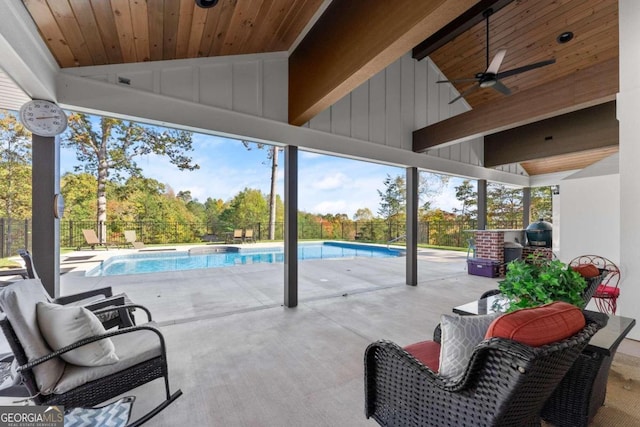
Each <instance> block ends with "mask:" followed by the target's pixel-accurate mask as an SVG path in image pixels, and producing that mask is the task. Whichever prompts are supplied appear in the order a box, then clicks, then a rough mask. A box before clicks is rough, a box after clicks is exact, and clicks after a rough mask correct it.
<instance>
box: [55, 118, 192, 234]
mask: <svg viewBox="0 0 640 427" xmlns="http://www.w3.org/2000/svg"><path fill="white" fill-rule="evenodd" d="M64 144H65V145H66V146H68V147H73V148H75V149H76V157H77V159H78V160H79V161H80V162H82V165H81V166H79V167H78V168H77V169H78V170H83V171H84V172H88V173H92V174H93V175H94V176H96V178H97V192H96V193H97V212H96V215H97V221H98V224H104V223H105V221H106V220H107V195H106V184H107V180H108V179H109V174H110V173H112V174H113V177H114V179H116V180H119V179H122V178H124V177H126V176H138V175H140V168H138V166H137V164H136V163H135V158H136V157H139V156H142V155H146V154H158V155H164V156H167V157H168V158H169V160H170V161H171V163H172V164H174V165H175V166H177V167H178V169H180V170H194V169H198V168H199V166H198V165H197V164H192V163H191V158H190V157H189V156H187V155H186V154H185V153H186V152H189V151H192V150H193V148H192V145H191V133H190V132H185V131H179V130H174V129H159V128H155V127H150V126H144V125H141V124H139V123H135V122H131V121H123V120H120V119H113V118H109V117H100V118H92V117H89V116H87V115H86V114H72V115H71V116H70V117H69V130H68V131H67V133H66V134H65V137H64ZM98 234H99V237H100V239H101V240H105V238H106V236H105V230H104V228H103V227H99V230H98Z"/></svg>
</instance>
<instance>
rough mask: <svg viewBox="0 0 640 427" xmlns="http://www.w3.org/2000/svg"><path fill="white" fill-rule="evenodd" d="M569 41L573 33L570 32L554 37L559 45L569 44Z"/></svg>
mask: <svg viewBox="0 0 640 427" xmlns="http://www.w3.org/2000/svg"><path fill="white" fill-rule="evenodd" d="M571 40H573V33H572V32H571V31H565V32H564V33H562V34H560V35H559V36H558V37H556V41H557V42H558V43H559V44H564V43H567V42H570V41H571Z"/></svg>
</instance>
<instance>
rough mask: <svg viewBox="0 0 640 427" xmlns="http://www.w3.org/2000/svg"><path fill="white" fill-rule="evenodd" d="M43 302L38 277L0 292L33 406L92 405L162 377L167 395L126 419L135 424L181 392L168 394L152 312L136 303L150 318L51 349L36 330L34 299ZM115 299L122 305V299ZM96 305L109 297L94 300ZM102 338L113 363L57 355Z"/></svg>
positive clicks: (10, 338)
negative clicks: (71, 360)
mask: <svg viewBox="0 0 640 427" xmlns="http://www.w3.org/2000/svg"><path fill="white" fill-rule="evenodd" d="M120 298H122V297H120ZM48 301H49V299H48V295H47V293H46V292H45V290H44V288H43V287H42V284H41V283H40V281H39V280H37V279H29V280H23V281H19V282H15V283H13V284H11V285H9V286H7V287H5V288H4V289H3V291H2V292H1V293H0V308H2V310H3V312H4V314H5V316H4V318H2V319H0V327H2V330H3V332H4V334H5V336H6V338H7V341H8V342H9V345H10V347H11V350H12V351H13V353H14V355H15V358H16V361H17V363H18V364H19V368H18V372H20V374H21V375H22V377H23V381H24V384H25V386H26V387H27V389H28V390H29V392H30V394H31V396H32V398H33V401H34V402H35V404H36V405H64V406H65V407H90V406H95V405H97V404H99V403H102V402H104V401H106V400H108V399H111V398H114V397H116V396H118V395H120V394H122V393H125V392H128V391H129V390H131V389H134V388H136V387H138V386H140V385H142V384H145V383H147V382H150V381H153V380H155V379H160V378H162V379H164V386H165V389H166V399H165V400H164V401H163V402H162V403H160V404H159V405H158V406H157V407H155V408H154V409H153V410H151V411H150V412H149V413H147V414H146V415H144V416H143V417H141V418H140V419H138V420H137V421H135V422H134V423H133V424H131V425H132V426H137V425H140V424H142V423H143V422H146V421H148V420H149V419H150V418H151V417H153V416H154V415H156V414H157V413H159V412H160V411H161V410H163V409H164V408H166V407H167V406H168V405H169V404H171V403H172V402H173V401H174V400H175V399H177V398H178V397H179V396H180V395H181V394H182V391H180V390H178V391H176V392H174V393H173V394H172V393H171V392H170V389H169V372H168V368H167V356H166V349H165V342H164V337H163V336H162V333H161V332H160V331H159V330H158V328H157V326H156V325H155V323H153V322H151V314H150V313H149V311H148V310H147V309H146V308H144V307H142V306H139V305H135V307H137V308H140V309H141V310H143V311H144V312H145V313H146V314H147V316H148V318H149V323H145V324H142V325H138V326H131V327H125V328H121V329H114V330H110V331H107V332H106V333H105V334H103V335H98V336H92V337H89V338H85V339H82V340H80V341H78V342H75V343H73V344H71V345H68V346H66V347H64V348H61V349H58V350H56V351H52V350H51V349H50V347H49V346H48V344H47V342H46V341H45V339H44V337H43V336H42V334H41V333H40V329H39V327H38V323H37V315H36V305H37V303H38V302H48ZM118 303H120V304H123V303H124V300H123V299H121V300H120V301H118ZM100 304H112V302H110V301H98V302H97V303H96V305H100ZM129 307H131V305H127V304H124V305H119V306H116V307H106V308H100V309H96V310H95V311H94V313H96V315H97V314H98V313H100V312H106V311H112V310H121V309H123V308H124V309H126V308H129ZM104 338H110V339H111V340H112V342H113V344H114V347H115V352H116V354H117V356H118V358H119V361H118V362H116V363H115V364H110V365H104V366H97V367H87V366H77V365H73V364H71V363H67V362H65V361H64V360H63V359H62V358H60V355H62V354H64V353H66V352H68V351H71V350H73V349H77V348H79V347H82V346H84V345H87V344H89V343H92V342H96V341H99V340H101V339H104Z"/></svg>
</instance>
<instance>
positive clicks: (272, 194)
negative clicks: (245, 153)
mask: <svg viewBox="0 0 640 427" xmlns="http://www.w3.org/2000/svg"><path fill="white" fill-rule="evenodd" d="M242 144H243V145H244V146H245V148H246V149H247V150H251V148H252V147H251V145H252V143H250V142H249V141H242ZM254 144H255V146H256V147H257V148H258V149H260V150H261V149H264V148H265V147H268V152H267V159H269V160H271V187H270V190H269V235H268V239H269V240H274V239H275V234H276V217H277V209H276V207H277V200H276V194H277V179H278V152H279V151H280V147H277V146H275V145H267V144H262V143H254Z"/></svg>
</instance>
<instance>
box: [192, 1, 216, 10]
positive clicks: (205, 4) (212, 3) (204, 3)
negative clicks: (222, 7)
mask: <svg viewBox="0 0 640 427" xmlns="http://www.w3.org/2000/svg"><path fill="white" fill-rule="evenodd" d="M196 4H197V5H198V6H200V7H201V8H203V9H207V8H209V7H213V6H215V5H216V4H218V0H196Z"/></svg>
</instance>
